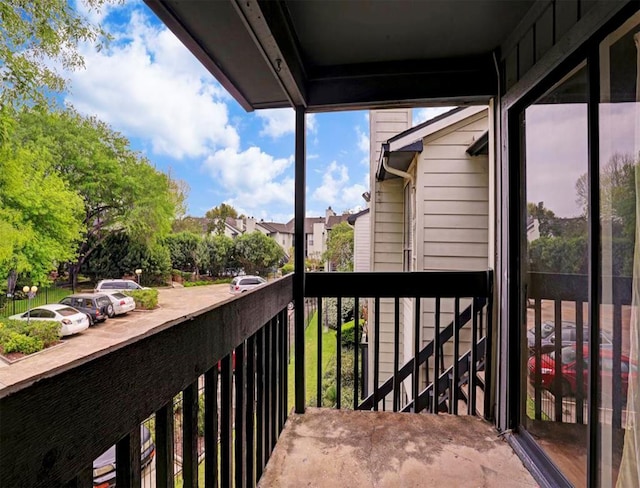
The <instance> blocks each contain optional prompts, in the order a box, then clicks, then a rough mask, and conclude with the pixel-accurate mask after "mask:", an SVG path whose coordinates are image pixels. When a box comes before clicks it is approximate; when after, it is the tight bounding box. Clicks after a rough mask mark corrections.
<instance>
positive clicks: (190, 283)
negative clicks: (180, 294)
mask: <svg viewBox="0 0 640 488" xmlns="http://www.w3.org/2000/svg"><path fill="white" fill-rule="evenodd" d="M211 284H213V282H212V281H203V280H200V281H185V282H184V283H183V286H184V287H185V288H190V287H192V286H205V285H211Z"/></svg>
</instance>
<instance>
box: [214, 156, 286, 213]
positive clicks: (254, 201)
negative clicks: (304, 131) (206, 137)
mask: <svg viewBox="0 0 640 488" xmlns="http://www.w3.org/2000/svg"><path fill="white" fill-rule="evenodd" d="M292 164H293V157H289V158H286V159H285V158H279V159H276V158H274V157H273V156H271V155H269V154H267V153H265V152H262V150H261V149H260V148H258V147H250V148H249V149H247V150H246V151H242V152H238V151H236V150H235V149H233V148H226V149H221V150H219V151H216V152H215V153H214V154H212V155H211V156H209V157H208V158H207V159H206V161H205V162H204V163H203V167H204V169H205V170H206V171H207V172H208V173H209V174H210V175H211V177H212V178H214V179H215V180H217V181H218V182H219V184H220V186H221V187H223V188H225V189H226V190H227V191H228V192H229V193H231V194H233V195H234V196H233V197H232V198H230V199H229V200H227V202H228V203H230V204H231V205H233V206H234V207H236V208H243V209H246V213H248V214H250V215H255V213H256V212H257V211H259V210H260V209H261V208H262V207H263V206H264V205H269V204H281V205H282V204H284V205H290V206H291V207H290V208H293V195H294V193H293V189H294V180H293V178H292V177H291V176H290V175H287V174H285V173H286V170H287V169H288V168H289V167H290V166H291V165H292ZM259 215H261V214H259ZM261 216H262V217H263V218H264V217H266V214H265V215H264V216H263V215H261Z"/></svg>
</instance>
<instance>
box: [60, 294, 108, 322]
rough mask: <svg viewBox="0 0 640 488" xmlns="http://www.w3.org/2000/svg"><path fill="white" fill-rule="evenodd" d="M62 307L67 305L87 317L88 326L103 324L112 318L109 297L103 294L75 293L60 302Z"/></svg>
mask: <svg viewBox="0 0 640 488" xmlns="http://www.w3.org/2000/svg"><path fill="white" fill-rule="evenodd" d="M60 303H62V304H63V305H69V306H70V307H73V308H75V309H77V310H80V311H81V312H84V313H86V314H87V315H88V316H89V325H90V326H91V325H94V324H95V323H97V322H104V321H105V320H107V318H109V317H112V316H113V305H112V304H111V300H109V297H107V295H105V294H103V293H76V294H75V295H69V296H68V297H64V298H63V299H62V300H60Z"/></svg>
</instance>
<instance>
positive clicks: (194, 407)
mask: <svg viewBox="0 0 640 488" xmlns="http://www.w3.org/2000/svg"><path fill="white" fill-rule="evenodd" d="M305 290H306V291H305V294H306V296H307V297H309V298H312V299H318V300H317V303H318V310H317V311H318V317H319V320H320V321H321V320H322V317H323V316H324V315H325V314H326V312H325V311H323V306H322V304H323V301H322V300H320V299H321V298H323V297H336V298H337V302H338V307H337V310H341V306H340V302H341V300H343V299H345V298H346V297H352V298H355V301H354V303H356V304H358V303H366V304H367V308H368V311H369V314H368V323H369V331H370V337H368V340H367V347H366V349H362V350H361V349H360V348H358V347H356V348H354V349H353V352H352V354H353V356H354V357H353V368H354V369H353V371H349V373H353V379H354V381H353V383H354V386H353V396H352V401H353V403H350V404H342V402H341V399H342V398H343V395H342V392H341V382H340V381H337V382H336V389H337V392H336V397H335V398H336V404H335V407H336V408H333V409H327V408H323V409H317V408H310V409H308V410H307V412H306V413H299V414H291V413H290V410H289V408H288V406H289V405H290V404H291V403H292V402H291V401H290V400H292V399H289V398H288V391H287V386H288V384H289V380H290V379H291V380H293V378H290V374H289V369H288V367H287V365H288V362H289V360H290V359H293V360H295V361H297V362H298V364H303V361H304V350H297V351H293V353H292V354H291V355H290V354H289V341H288V339H289V329H288V327H289V320H288V315H289V312H288V309H287V305H288V304H289V303H290V302H291V300H292V298H293V297H294V279H293V277H292V276H288V277H285V278H282V279H280V280H277V281H274V282H272V283H270V284H269V285H267V286H265V287H262V288H259V289H256V290H254V291H252V292H250V293H247V294H245V295H244V296H240V297H238V298H237V299H234V300H231V301H227V302H224V303H221V304H218V305H214V306H211V307H208V308H205V309H203V310H201V311H199V312H198V313H194V314H191V315H189V316H187V317H185V318H182V319H180V320H175V321H171V322H168V323H166V324H164V325H163V326H161V327H158V328H156V329H153V330H151V331H149V332H147V333H146V334H143V335H141V336H139V337H136V338H133V339H129V340H128V341H126V342H124V343H122V344H120V345H118V346H117V347H114V348H112V349H110V350H106V351H102V352H100V353H97V354H94V355H93V356H91V357H87V358H86V359H85V360H83V361H78V362H76V363H75V365H74V366H73V367H69V368H58V369H56V371H55V372H50V373H47V374H42V375H39V376H37V377H34V378H30V379H27V380H25V381H22V382H20V383H17V384H15V385H12V386H10V387H7V388H4V389H3V390H0V419H1V424H0V439H1V443H2V450H1V452H0V485H2V486H34V487H36V486H43V487H45V486H47V487H48V486H61V485H65V486H92V484H93V471H92V463H93V460H94V459H96V458H97V457H98V456H99V455H100V454H101V453H103V452H104V451H105V450H107V449H108V448H109V447H110V446H112V445H114V444H115V445H116V455H115V459H116V466H117V469H116V484H117V486H140V485H142V484H144V486H160V487H164V486H175V485H176V484H180V483H182V485H183V486H198V484H200V485H203V484H204V485H205V486H225V487H226V486H233V485H235V486H238V487H239V486H255V485H256V484H257V483H258V481H260V486H300V482H301V480H304V484H309V485H311V486H336V485H344V484H345V480H349V482H348V484H349V485H352V486H374V485H375V486H397V484H398V483H399V482H400V481H402V483H403V484H407V483H408V484H409V485H411V484H412V483H414V484H418V483H419V482H420V481H422V482H424V481H425V480H432V481H433V483H436V482H437V483H442V484H444V485H452V484H455V485H457V484H459V483H463V482H464V480H467V481H469V480H471V479H473V480H474V482H475V483H474V484H478V482H480V480H483V482H485V483H488V484H492V480H493V481H495V480H497V479H500V478H501V479H504V477H505V476H508V477H509V479H511V480H513V481H514V483H516V484H518V483H519V484H520V485H522V486H531V485H534V482H533V479H532V478H531V476H530V475H529V473H528V472H527V471H526V470H525V469H524V467H523V466H522V463H521V462H520V461H519V460H518V458H517V457H516V456H515V454H514V453H513V451H512V450H511V449H510V448H509V447H508V445H507V444H506V443H505V442H503V441H502V440H501V439H500V438H499V436H498V433H497V431H496V430H495V429H494V428H493V426H492V424H491V423H489V422H488V420H490V419H491V412H492V409H493V400H492V398H493V395H492V394H491V393H490V392H491V391H492V389H493V386H492V385H493V381H492V379H493V374H492V367H491V365H493V355H492V350H493V347H492V344H493V342H494V338H493V331H492V327H491V324H492V319H491V315H492V293H493V291H492V274H491V272H421V273H366V274H359V273H317V274H313V273H312V274H308V275H307V276H306V280H305ZM365 299H366V300H365ZM299 308H302V307H299ZM360 310H361V308H360V307H358V306H355V307H354V308H353V315H354V320H355V322H356V323H358V322H359V320H360V313H361V312H360ZM336 320H337V321H338V322H341V321H342V317H341V315H340V314H338V316H337V317H336ZM320 329H321V328H320V327H319V328H318V330H319V331H320ZM356 330H358V329H356ZM355 339H356V343H359V342H361V341H362V339H363V338H362V337H360V336H359V334H358V333H356V338H355ZM336 340H337V344H338V345H339V344H341V328H340V327H338V328H337V335H336ZM318 344H319V346H318V351H317V355H318V358H321V357H322V353H323V351H322V341H318ZM401 346H402V351H401ZM338 350H340V348H339V347H338ZM363 352H366V354H364V355H363V354H362V353H363ZM406 358H408V359H406ZM318 363H320V361H319V360H318ZM317 370H318V379H319V381H318V391H317V394H316V399H315V401H316V403H318V404H319V403H320V398H321V391H320V390H321V387H322V382H323V377H322V368H321V367H318V368H317ZM346 373H347V371H345V370H343V368H342V355H341V354H338V355H337V358H336V376H337V378H338V379H339V378H341V377H342V376H343V375H344V374H346ZM389 373H390V374H389ZM387 376H388V377H387ZM294 391H295V395H296V397H297V400H298V402H301V401H303V400H304V396H305V390H304V381H303V376H302V375H298V376H297V377H296V381H295V390H294ZM176 399H179V405H180V407H179V415H177V411H176V407H175V405H176ZM367 410H368V411H369V412H367ZM419 413H423V414H422V415H418V414H419ZM444 413H447V414H446V415H443V414H444ZM149 419H152V420H153V422H150V420H149ZM143 422H147V425H149V426H150V427H149V428H150V430H151V431H152V437H153V440H154V443H155V456H154V459H153V462H152V465H151V466H150V467H146V468H145V469H144V470H143V469H142V466H141V456H140V450H141V433H140V432H141V430H140V424H141V423H143ZM177 466H179V469H178V468H177ZM177 471H179V474H178V475H177V476H176V472H177ZM411 480H414V481H411ZM430 483H431V481H430Z"/></svg>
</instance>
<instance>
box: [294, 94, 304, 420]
mask: <svg viewBox="0 0 640 488" xmlns="http://www.w3.org/2000/svg"><path fill="white" fill-rule="evenodd" d="M295 110H296V153H295V154H296V162H295V226H294V229H295V234H294V243H295V244H294V255H295V259H294V264H295V272H294V276H293V298H294V301H295V304H296V313H295V327H294V329H295V338H294V344H295V345H294V349H295V398H296V401H295V407H296V413H304V407H305V391H306V390H305V381H304V325H305V324H304V313H302V312H303V309H304V297H305V293H304V271H305V269H304V254H305V252H304V251H305V241H304V237H305V236H304V218H305V192H306V188H305V179H306V178H305V165H306V162H305V157H306V154H305V153H306V138H305V110H304V107H301V106H298V107H296V109H295Z"/></svg>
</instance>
